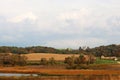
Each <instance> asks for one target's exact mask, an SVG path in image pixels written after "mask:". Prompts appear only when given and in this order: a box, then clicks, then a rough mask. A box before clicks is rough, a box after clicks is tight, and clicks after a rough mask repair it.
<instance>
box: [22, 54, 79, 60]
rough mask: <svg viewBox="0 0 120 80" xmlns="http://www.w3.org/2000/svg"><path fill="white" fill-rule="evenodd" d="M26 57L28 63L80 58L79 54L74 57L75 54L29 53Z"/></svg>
mask: <svg viewBox="0 0 120 80" xmlns="http://www.w3.org/2000/svg"><path fill="white" fill-rule="evenodd" d="M24 55H25V56H26V57H27V58H28V61H38V60H40V59H41V58H46V59H49V58H51V57H53V58H54V59H55V60H58V61H63V60H64V59H65V58H66V57H69V56H76V57H78V56H79V54H75V55H73V54H54V53H29V54H24Z"/></svg>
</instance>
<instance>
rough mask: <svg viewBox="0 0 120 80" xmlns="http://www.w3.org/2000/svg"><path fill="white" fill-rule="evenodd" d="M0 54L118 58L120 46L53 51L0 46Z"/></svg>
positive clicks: (36, 47) (41, 48)
mask: <svg viewBox="0 0 120 80" xmlns="http://www.w3.org/2000/svg"><path fill="white" fill-rule="evenodd" d="M0 53H18V54H27V53H56V54H80V53H83V54H94V55H95V56H101V55H104V56H117V57H120V45H116V44H112V45H107V46H99V47H95V48H89V47H87V48H81V47H80V48H79V49H69V48H67V49H55V48H52V47H44V46H32V47H12V46H1V47H0Z"/></svg>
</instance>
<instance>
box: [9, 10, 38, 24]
mask: <svg viewBox="0 0 120 80" xmlns="http://www.w3.org/2000/svg"><path fill="white" fill-rule="evenodd" d="M24 20H29V21H31V22H33V23H34V22H35V21H36V20H37V16H36V15H34V14H33V13H32V12H28V13H25V14H22V15H18V16H15V17H12V18H10V19H8V20H7V21H9V22H12V23H19V22H23V21H24Z"/></svg>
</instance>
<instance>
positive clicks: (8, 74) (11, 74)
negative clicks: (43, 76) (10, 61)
mask: <svg viewBox="0 0 120 80" xmlns="http://www.w3.org/2000/svg"><path fill="white" fill-rule="evenodd" d="M0 76H5V77H11V76H17V77H21V76H38V75H37V74H21V73H0Z"/></svg>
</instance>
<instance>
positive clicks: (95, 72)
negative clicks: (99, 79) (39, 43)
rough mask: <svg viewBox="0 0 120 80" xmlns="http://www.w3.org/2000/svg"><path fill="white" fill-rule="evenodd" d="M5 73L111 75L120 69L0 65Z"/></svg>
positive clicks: (119, 72)
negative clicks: (72, 68)
mask: <svg viewBox="0 0 120 80" xmlns="http://www.w3.org/2000/svg"><path fill="white" fill-rule="evenodd" d="M0 72H5V73H37V74H48V75H105V74H108V75H113V74H120V70H66V69H36V68H30V67H1V68H0Z"/></svg>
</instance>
